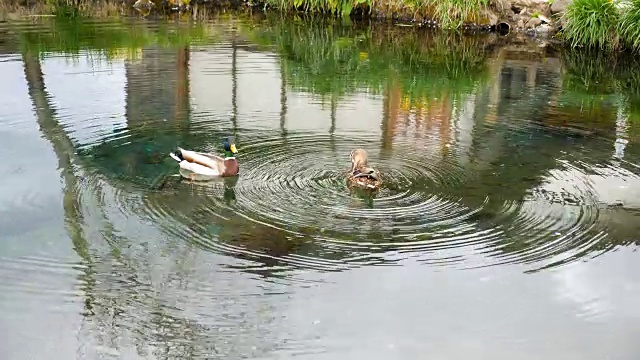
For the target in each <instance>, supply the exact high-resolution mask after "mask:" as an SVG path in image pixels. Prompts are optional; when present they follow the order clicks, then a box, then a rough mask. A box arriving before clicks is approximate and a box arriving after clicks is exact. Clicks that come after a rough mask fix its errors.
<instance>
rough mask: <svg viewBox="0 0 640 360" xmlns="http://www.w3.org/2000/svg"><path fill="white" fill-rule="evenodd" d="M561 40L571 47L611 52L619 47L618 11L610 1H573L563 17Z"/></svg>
mask: <svg viewBox="0 0 640 360" xmlns="http://www.w3.org/2000/svg"><path fill="white" fill-rule="evenodd" d="M563 18H564V21H565V26H564V29H563V33H562V38H564V40H566V41H568V42H569V44H570V45H571V46H572V47H586V48H598V49H607V50H613V49H617V48H619V46H620V36H619V35H618V33H617V31H616V30H617V25H618V21H619V14H618V10H617V9H616V7H615V4H614V3H613V2H612V1H610V0H575V1H574V2H573V3H571V4H570V5H569V6H568V7H567V10H566V12H565V13H564V15H563Z"/></svg>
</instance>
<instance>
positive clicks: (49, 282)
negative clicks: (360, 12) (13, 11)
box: [0, 15, 640, 360]
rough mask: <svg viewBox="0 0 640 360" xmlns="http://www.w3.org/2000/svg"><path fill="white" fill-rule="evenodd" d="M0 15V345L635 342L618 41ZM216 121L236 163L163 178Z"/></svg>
mask: <svg viewBox="0 0 640 360" xmlns="http://www.w3.org/2000/svg"><path fill="white" fill-rule="evenodd" d="M0 31H1V32H2V33H3V34H4V35H3V39H4V40H3V41H2V42H0V53H1V54H2V55H0V77H1V78H2V79H3V81H2V84H0V124H1V126H0V143H2V146H1V147H0V156H1V158H2V159H3V161H2V162H1V163H0V172H1V173H2V174H3V175H4V176H3V177H2V180H0V184H1V186H0V229H1V230H2V231H1V232H0V233H1V235H0V236H1V237H2V240H1V241H0V294H1V295H0V319H1V321H0V328H1V330H2V333H3V334H5V335H4V336H2V339H0V347H1V348H2V349H3V354H4V356H3V358H4V359H27V358H28V359H31V358H34V359H39V358H47V359H70V358H83V359H97V358H122V359H138V358H140V359H142V358H144V359H168V358H181V359H187V358H209V359H211V358H224V359H240V358H243V359H246V358H251V359H275V358H288V357H290V356H294V355H295V356H297V357H301V358H304V359H335V358H340V359H363V358H368V359H408V358H435V359H463V358H464V359H466V358H469V356H470V355H473V356H474V358H478V359H489V358H491V359H513V358H517V359H543V358H562V359H581V360H584V359H605V358H606V359H617V360H623V359H637V358H638V356H640V346H639V345H638V342H637V338H638V336H640V310H639V308H638V307H637V306H636V304H637V302H638V301H639V300H640V280H639V279H638V277H637V274H638V271H640V265H639V264H640V262H638V254H637V252H636V250H637V244H638V240H639V239H640V235H639V234H640V232H639V230H640V222H638V219H639V217H638V215H640V147H639V146H638V144H639V140H640V137H639V136H638V135H639V134H640V132H639V131H638V130H639V129H640V123H639V121H640V97H639V96H638V92H637V89H638V88H640V87H638V84H640V76H638V75H639V74H640V72H634V70H633V68H634V66H635V64H636V62H637V60H636V59H616V60H615V62H613V61H612V60H611V59H607V58H605V57H603V56H602V55H597V56H596V55H590V54H585V53H581V52H572V51H553V52H552V51H550V50H545V48H544V47H542V46H540V43H539V42H535V41H528V42H515V41H514V40H509V39H504V38H499V37H496V36H493V35H478V36H472V37H467V36H462V35H452V34H448V35H445V34H438V33H433V32H430V31H429V30H424V29H423V30H414V29H407V28H405V27H399V26H392V25H381V24H361V23H344V22H340V23H338V22H329V21H327V20H316V21H310V20H306V19H300V18H295V19H281V18H280V17H279V16H276V17H270V16H269V17H263V16H261V17H258V16H252V17H248V16H236V15H234V16H231V15H219V16H216V17H215V20H211V19H210V20H208V21H189V20H188V19H173V20H169V21H159V20H151V19H127V20H109V21H107V20H102V21H95V20H94V21H89V20H84V21H78V22H74V23H65V22H61V21H56V20H52V19H37V20H33V21H32V20H29V21H14V22H11V23H5V24H0ZM639 68H640V67H637V66H636V69H639ZM635 71H638V70H635ZM228 135H233V136H235V139H236V143H237V146H238V149H239V155H238V159H239V162H240V175H239V176H238V177H236V178H229V179H225V180H220V181H212V182H207V183H191V182H188V181H185V180H182V179H181V178H180V176H179V175H178V166H177V163H176V162H175V161H174V160H172V159H171V158H170V157H169V156H168V154H169V152H171V151H173V150H174V149H175V148H176V147H177V146H181V147H184V148H188V149H193V150H203V151H211V152H215V153H220V154H221V153H222V142H223V140H224V138H225V137H226V136H228ZM355 147H363V148H365V149H366V150H367V151H368V153H369V157H370V163H371V165H373V166H375V167H376V168H378V169H379V170H380V171H381V173H382V174H383V178H384V183H383V185H382V187H381V189H380V190H379V192H378V193H377V194H375V195H374V196H364V195H362V194H351V193H350V192H349V191H348V189H347V187H346V183H345V171H347V170H348V167H349V152H350V151H351V149H353V148H355ZM634 274H636V275H634Z"/></svg>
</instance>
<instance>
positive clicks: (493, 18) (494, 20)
mask: <svg viewBox="0 0 640 360" xmlns="http://www.w3.org/2000/svg"><path fill="white" fill-rule="evenodd" d="M497 23H498V15H496V14H490V15H489V25H491V26H493V25H495V24H497Z"/></svg>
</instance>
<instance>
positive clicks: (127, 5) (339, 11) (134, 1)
mask: <svg viewBox="0 0 640 360" xmlns="http://www.w3.org/2000/svg"><path fill="white" fill-rule="evenodd" d="M0 4H1V6H0V7H1V8H3V9H4V11H5V12H7V11H9V12H13V13H16V12H17V13H20V12H27V13H34V12H35V13H41V14H46V13H49V14H51V13H54V14H56V15H62V16H76V15H82V16H87V15H89V16H110V15H116V14H120V13H122V11H126V10H131V9H133V8H135V9H137V10H138V11H140V12H143V13H150V12H157V11H159V10H160V11H182V12H189V11H193V10H196V9H197V8H198V7H205V6H244V7H252V8H258V9H260V10H262V9H271V10H276V11H298V12H307V13H325V14H327V13H328V14H333V15H336V16H364V17H373V18H382V19H393V20H398V21H403V22H409V23H413V24H414V25H415V26H424V27H437V28H442V29H447V30H451V29H473V30H491V31H498V32H501V33H513V32H519V33H525V34H528V35H531V36H535V37H544V38H552V39H557V40H560V41H562V42H564V43H565V44H567V45H569V46H571V47H584V48H597V49H604V50H608V51H620V50H627V51H633V52H636V53H640V0H0Z"/></svg>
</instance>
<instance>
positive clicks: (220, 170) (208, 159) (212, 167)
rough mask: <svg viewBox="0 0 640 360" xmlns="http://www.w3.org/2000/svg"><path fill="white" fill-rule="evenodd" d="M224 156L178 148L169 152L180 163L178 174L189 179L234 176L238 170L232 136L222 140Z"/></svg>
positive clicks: (236, 151)
mask: <svg viewBox="0 0 640 360" xmlns="http://www.w3.org/2000/svg"><path fill="white" fill-rule="evenodd" d="M224 153H225V157H224V158H223V157H221V156H218V155H215V154H211V153H204V152H197V151H191V150H185V149H182V148H178V149H177V150H176V151H174V152H172V153H170V154H169V156H171V157H172V158H173V159H174V160H176V161H177V162H178V163H179V164H180V175H182V176H183V177H185V178H187V179H191V180H210V179H213V178H219V177H227V176H236V175H238V171H239V170H240V166H239V165H238V160H237V159H236V157H235V154H237V153H238V150H237V149H236V144H235V142H234V139H233V137H231V136H230V137H228V138H227V139H226V140H225V142H224Z"/></svg>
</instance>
